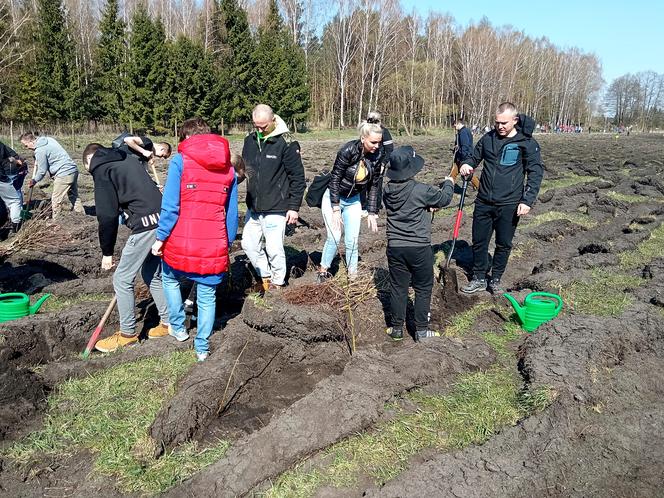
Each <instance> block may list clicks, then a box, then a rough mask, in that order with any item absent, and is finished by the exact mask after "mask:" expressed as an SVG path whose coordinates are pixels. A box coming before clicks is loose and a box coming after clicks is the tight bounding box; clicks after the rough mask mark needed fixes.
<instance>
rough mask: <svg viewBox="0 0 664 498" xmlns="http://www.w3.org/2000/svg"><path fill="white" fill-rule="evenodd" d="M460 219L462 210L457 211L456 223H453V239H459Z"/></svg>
mask: <svg viewBox="0 0 664 498" xmlns="http://www.w3.org/2000/svg"><path fill="white" fill-rule="evenodd" d="M461 218H463V210H462V209H460V210H459V211H457V215H456V221H455V222H454V235H453V237H454V238H455V239H456V238H458V237H459V227H460V226H461Z"/></svg>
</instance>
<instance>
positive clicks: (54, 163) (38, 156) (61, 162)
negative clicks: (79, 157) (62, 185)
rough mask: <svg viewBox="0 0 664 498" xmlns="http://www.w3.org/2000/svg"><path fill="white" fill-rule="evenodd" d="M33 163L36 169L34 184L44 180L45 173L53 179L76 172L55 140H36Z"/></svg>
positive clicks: (65, 152)
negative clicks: (35, 163) (35, 164)
mask: <svg viewBox="0 0 664 498" xmlns="http://www.w3.org/2000/svg"><path fill="white" fill-rule="evenodd" d="M35 161H36V162H37V167H38V169H37V173H36V174H35V178H34V180H35V182H38V181H40V180H41V179H42V178H44V176H46V173H47V172H48V173H49V174H50V175H51V176H52V177H55V178H58V177H63V176H69V175H73V174H74V173H76V172H78V168H77V167H76V163H74V161H73V160H72V158H71V157H69V154H67V151H66V150H65V149H63V148H62V145H60V144H59V143H58V141H57V140H56V139H55V138H51V137H38V138H37V140H36V141H35Z"/></svg>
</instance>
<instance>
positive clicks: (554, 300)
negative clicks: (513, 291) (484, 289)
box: [503, 292, 563, 332]
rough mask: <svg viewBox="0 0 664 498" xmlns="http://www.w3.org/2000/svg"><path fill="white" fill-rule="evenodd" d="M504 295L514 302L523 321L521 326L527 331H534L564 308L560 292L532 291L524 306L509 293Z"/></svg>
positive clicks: (514, 306)
mask: <svg viewBox="0 0 664 498" xmlns="http://www.w3.org/2000/svg"><path fill="white" fill-rule="evenodd" d="M503 296H504V297H505V298H506V299H507V300H508V301H509V302H510V303H511V304H512V307H513V308H514V311H516V314H517V315H518V317H519V321H520V322H521V327H522V328H523V330H525V331H526V332H532V331H534V330H535V329H536V328H537V327H539V326H540V325H542V324H543V323H544V322H548V321H549V320H551V319H553V318H555V317H556V316H558V313H560V310H561V309H563V300H562V299H561V298H560V296H559V295H558V294H550V293H548V292H531V293H530V294H528V295H527V296H526V299H524V301H523V306H521V305H520V304H519V303H517V302H516V299H514V298H513V297H512V296H510V295H509V294H503Z"/></svg>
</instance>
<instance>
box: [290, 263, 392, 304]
mask: <svg viewBox="0 0 664 498" xmlns="http://www.w3.org/2000/svg"><path fill="white" fill-rule="evenodd" d="M386 282H387V277H386V276H384V277H383V276H379V275H378V274H377V273H376V271H374V270H371V269H369V268H368V267H364V266H362V265H360V267H359V268H358V271H357V276H356V277H355V278H354V279H349V278H348V275H347V274H346V273H345V272H344V271H339V273H338V274H337V275H336V276H335V277H334V278H330V279H329V280H327V281H326V282H324V283H322V284H306V285H298V286H296V287H292V288H289V289H287V290H285V291H284V293H283V298H284V300H285V301H286V302H288V303H291V304H296V305H305V306H318V305H323V304H327V305H329V306H331V307H332V308H334V309H335V310H337V311H346V310H347V309H348V307H349V306H350V308H351V309H352V310H353V311H354V310H356V309H357V308H358V306H360V305H362V304H363V303H365V302H366V301H368V300H369V299H373V298H376V297H377V296H378V292H379V290H380V289H383V288H385V286H386Z"/></svg>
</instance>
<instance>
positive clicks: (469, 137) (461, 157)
mask: <svg viewBox="0 0 664 498" xmlns="http://www.w3.org/2000/svg"><path fill="white" fill-rule="evenodd" d="M454 129H455V130H456V134H455V140H454V165H453V166H452V171H451V172H450V176H451V177H452V178H453V179H454V181H455V182H456V179H457V176H459V168H460V167H461V165H462V164H463V163H464V161H465V159H466V158H467V157H470V156H471V155H472V154H473V134H472V133H471V132H470V130H469V129H468V127H467V126H466V123H464V121H463V119H461V118H459V119H457V120H456V121H455V122H454ZM470 181H471V183H472V185H473V188H474V189H475V190H477V189H478V188H480V181H479V180H478V179H477V177H475V176H474V177H472V178H471V179H470Z"/></svg>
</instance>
